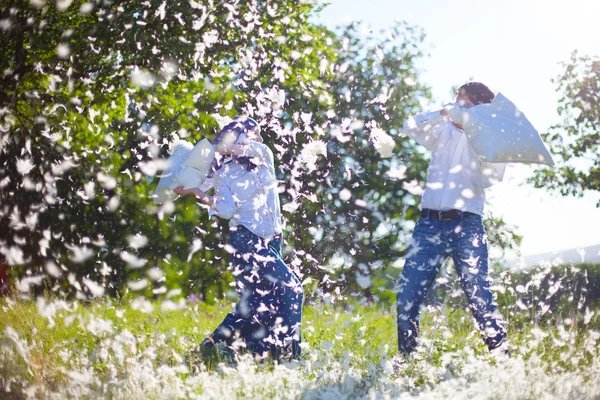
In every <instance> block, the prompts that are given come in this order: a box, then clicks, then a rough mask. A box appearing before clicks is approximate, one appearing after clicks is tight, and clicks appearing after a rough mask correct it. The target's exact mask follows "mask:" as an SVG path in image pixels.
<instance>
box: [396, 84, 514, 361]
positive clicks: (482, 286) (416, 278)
mask: <svg viewBox="0 0 600 400" xmlns="http://www.w3.org/2000/svg"><path fill="white" fill-rule="evenodd" d="M493 99H494V93H493V92H492V91H491V90H490V89H489V88H488V87H487V86H485V85H484V84H482V83H479V82H469V83H467V84H465V85H463V86H461V87H460V88H459V90H458V93H457V95H456V103H457V105H458V106H461V107H464V108H470V107H473V106H474V105H478V104H485V103H491V102H492V100H493ZM403 130H404V132H405V133H406V134H407V135H408V136H410V137H411V138H413V139H414V140H416V141H417V142H418V143H420V144H422V145H423V146H425V147H426V148H427V149H428V150H430V151H431V152H432V153H431V161H430V164H429V170H428V172H427V185H426V187H425V191H424V193H423V197H422V200H421V218H419V220H418V221H417V224H416V226H415V229H414V232H413V236H412V241H411V245H410V248H409V251H408V254H407V256H406V262H405V264H404V269H403V271H402V276H401V281H400V284H399V291H398V294H397V299H396V304H397V310H398V320H397V324H398V350H399V352H400V353H401V354H404V355H407V354H409V353H411V352H412V351H413V350H415V348H416V346H417V336H418V333H419V314H420V308H421V305H422V303H423V300H424V298H425V295H426V294H427V291H428V290H429V288H430V287H431V285H432V284H433V282H434V280H435V277H436V275H437V273H438V271H439V269H440V267H441V266H442V264H443V262H444V260H445V259H446V258H447V257H448V256H451V257H452V259H453V260H454V265H455V267H456V272H457V275H458V278H459V280H460V284H461V287H462V289H463V291H464V293H465V295H466V296H467V299H468V301H469V307H470V309H471V312H472V313H473V316H474V317H475V320H476V321H477V325H478V328H479V330H480V332H481V334H482V337H483V340H484V341H485V343H486V344H487V346H488V348H489V349H490V350H493V349H496V348H499V347H500V346H501V345H503V346H502V348H503V349H504V348H505V347H506V345H505V343H507V340H506V339H507V334H506V328H505V325H504V321H503V320H502V316H501V315H500V314H499V312H498V310H497V306H496V303H495V302H494V299H493V296H492V292H491V291H490V285H489V279H488V250H487V238H486V234H485V230H484V227H483V223H482V215H483V208H484V204H485V191H484V189H485V188H487V187H490V186H492V185H494V184H495V183H497V182H499V181H501V180H502V178H503V176H504V170H505V168H506V164H503V163H494V164H491V163H488V162H485V161H483V160H481V158H480V157H479V156H477V154H475V152H474V151H473V149H472V148H471V147H470V146H469V143H468V142H467V138H466V135H465V133H464V132H463V130H462V126H461V125H459V124H457V123H454V122H453V121H452V120H450V119H449V118H448V112H447V111H446V110H441V111H436V112H431V113H423V114H418V115H416V116H414V117H411V118H409V120H408V121H407V122H406V123H405V124H404V128H403Z"/></svg>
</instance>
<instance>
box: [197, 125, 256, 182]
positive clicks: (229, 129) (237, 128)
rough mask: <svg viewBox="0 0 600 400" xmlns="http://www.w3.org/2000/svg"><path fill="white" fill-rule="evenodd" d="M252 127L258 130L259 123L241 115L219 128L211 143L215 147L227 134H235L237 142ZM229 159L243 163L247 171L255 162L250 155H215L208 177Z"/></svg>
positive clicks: (251, 168)
mask: <svg viewBox="0 0 600 400" xmlns="http://www.w3.org/2000/svg"><path fill="white" fill-rule="evenodd" d="M254 128H258V131H259V132H260V125H258V122H256V121H255V120H254V119H252V118H249V117H243V116H242V117H237V118H235V119H234V120H233V121H232V122H230V123H229V124H227V125H225V127H224V128H223V129H221V131H220V132H219V133H217V136H216V137H215V138H214V139H213V141H212V144H213V146H214V147H215V148H216V147H217V146H218V145H219V144H220V143H221V142H222V141H223V140H224V139H225V136H226V135H228V134H229V135H231V134H232V135H234V136H235V140H234V142H237V141H238V139H239V137H240V135H241V134H246V133H247V132H248V131H250V130H252V129H254ZM230 161H234V162H235V163H237V164H241V165H243V166H244V167H245V168H246V170H247V171H252V170H253V169H254V168H256V164H254V163H253V162H252V157H239V156H228V157H225V158H221V157H215V159H214V160H213V163H212V166H211V169H210V172H209V174H208V177H209V178H211V177H213V176H214V174H215V172H217V171H218V170H220V169H221V168H222V167H223V165H225V164H227V163H228V162H230Z"/></svg>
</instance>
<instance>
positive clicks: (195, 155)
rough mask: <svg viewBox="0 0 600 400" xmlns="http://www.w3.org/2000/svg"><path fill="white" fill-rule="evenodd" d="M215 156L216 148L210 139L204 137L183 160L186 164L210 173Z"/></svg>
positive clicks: (205, 173) (206, 173)
mask: <svg viewBox="0 0 600 400" xmlns="http://www.w3.org/2000/svg"><path fill="white" fill-rule="evenodd" d="M214 158H215V149H214V147H213V145H212V143H211V142H209V141H208V139H202V140H201V141H199V142H198V143H196V145H195V146H194V149H193V150H192V152H191V153H190V155H189V156H188V157H187V158H186V159H185V161H184V162H183V165H184V166H190V167H193V168H196V169H197V170H200V171H202V172H203V173H204V175H208V173H209V171H210V166H211V165H212V162H213V159H214Z"/></svg>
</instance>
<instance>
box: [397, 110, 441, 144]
mask: <svg viewBox="0 0 600 400" xmlns="http://www.w3.org/2000/svg"><path fill="white" fill-rule="evenodd" d="M442 111H443V110H442ZM442 111H433V112H427V113H421V114H417V115H414V116H411V117H409V118H408V120H407V121H406V122H405V123H404V126H403V127H402V131H403V132H404V133H406V135H408V136H409V137H411V138H413V139H414V140H416V141H417V143H419V144H422V145H423V146H425V147H426V148H427V149H428V150H433V149H434V148H435V146H436V145H437V142H438V140H439V138H440V133H441V132H442V129H441V126H440V124H441V122H443V121H444V116H443V115H442Z"/></svg>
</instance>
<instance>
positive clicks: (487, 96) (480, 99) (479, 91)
mask: <svg viewBox="0 0 600 400" xmlns="http://www.w3.org/2000/svg"><path fill="white" fill-rule="evenodd" d="M463 90H464V91H465V93H466V94H467V95H468V96H469V98H470V99H471V101H472V102H473V104H475V105H477V104H486V103H491V102H492V100H494V97H496V95H495V94H494V92H492V91H491V90H490V88H489V87H487V86H486V85H484V84H483V83H481V82H469V83H465V84H464V85H462V86H461V87H460V88H458V91H459V93H460V92H461V91H463Z"/></svg>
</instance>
